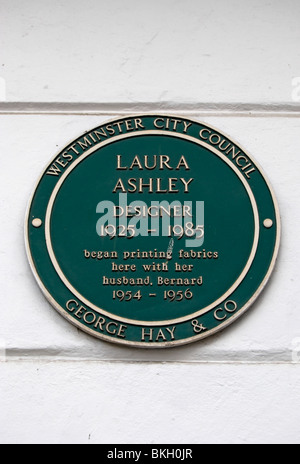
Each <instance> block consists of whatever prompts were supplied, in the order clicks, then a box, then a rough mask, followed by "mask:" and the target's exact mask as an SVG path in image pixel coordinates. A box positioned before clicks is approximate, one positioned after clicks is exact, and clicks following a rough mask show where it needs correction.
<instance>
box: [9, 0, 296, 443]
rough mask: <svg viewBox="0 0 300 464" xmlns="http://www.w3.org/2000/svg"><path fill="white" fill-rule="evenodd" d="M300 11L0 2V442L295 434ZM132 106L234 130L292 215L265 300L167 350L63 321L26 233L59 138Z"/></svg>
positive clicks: (198, 4)
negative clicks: (46, 292) (112, 339)
mask: <svg viewBox="0 0 300 464" xmlns="http://www.w3.org/2000/svg"><path fill="white" fill-rule="evenodd" d="M299 19H300V3H299V1H298V0H286V1H285V2H282V1H280V0H252V1H251V2H249V1H248V0H226V1H224V0H210V2H205V1H203V0H185V1H184V2H178V1H175V0H152V1H151V2H141V1H137V0H127V1H126V2H124V1H122V0H111V1H110V2H104V1H103V0H86V1H85V2H81V1H79V0H73V1H72V2H67V1H62V0H52V1H51V2H50V0H44V1H42V2H41V1H38V0H27V1H26V2H21V1H20V0H0V102H1V103H0V172H1V182H0V209H1V222H0V270H1V280H0V295H1V297H2V298H1V301H2V304H1V324H0V360H1V361H2V362H0V410H1V414H0V442H3V443H36V442H38V443H46V442H47V443H81V442H82V443H118V442H121V443H157V444H159V443H223V442H226V443H256V442H258V443H270V442H271V443H278V442H284V443H293V442H294V443H295V442H296V443H299V442H300V439H299V437H300V433H299V432H300V425H299V424H300V420H299V419H300V417H299V416H300V388H299V374H300V371H299V364H298V362H299V360H300V314H299V309H298V304H297V303H298V301H299V297H300V291H299V284H298V275H299V271H298V269H299V252H300V245H299V243H300V241H299V236H298V235H299V230H300V215H299V206H298V199H299V196H300V186H299V185H300V184H299V177H298V176H299V167H300V161H299V146H300V104H299V100H300V91H298V87H299V86H300V85H299V79H298V80H297V79H296V78H297V77H298V76H300V60H299V54H300V49H299V39H300V29H299ZM293 84H294V85H293ZM136 111H141V112H144V111H168V112H177V113H181V114H183V115H187V116H192V117H194V118H197V119H200V120H203V121H204V122H207V123H208V124H212V125H214V126H216V127H218V128H220V129H221V130H223V131H224V132H226V133H228V134H229V135H230V136H232V137H233V138H234V139H236V140H237V141H238V142H240V143H241V144H242V145H244V146H245V147H246V148H247V149H248V151H249V152H250V153H251V154H252V155H253V156H254V158H256V159H257V160H258V162H259V163H260V164H261V165H262V166H263V168H264V169H265V171H266V172H267V174H268V177H269V178H270V180H271V182H272V184H273V186H274V188H275V191H276V194H277V197H278V201H279V205H280V209H281V215H282V222H283V239H282V246H281V251H280V255H279V259H278V263H277V265H276V269H275V272H274V275H273V277H272V280H271V282H270V284H269V285H268V287H267V288H266V290H265V291H264V293H263V294H262V296H261V297H260V298H259V300H258V301H257V303H256V304H255V305H254V307H253V308H252V309H251V310H250V311H249V312H248V313H247V314H246V315H245V316H244V317H243V318H242V319H240V320H239V321H238V322H236V323H235V324H234V325H232V326H231V327H230V328H228V329H226V331H225V332H223V333H221V334H219V335H217V336H215V337H212V338H209V339H207V340H205V341H204V342H201V343H198V344H193V345H190V346H186V347H182V348H176V349H172V350H163V351H156V350H155V351H149V352H148V351H144V350H143V351H140V350H133V349H129V348H124V347H118V346H114V345H110V344H107V343H105V342H101V341H99V340H94V339H93V338H91V337H89V336H88V335H86V334H84V333H81V332H79V331H78V330H77V329H76V328H74V327H73V326H71V325H69V324H68V323H67V322H66V321H65V320H63V319H62V318H61V316H59V315H58V314H57V313H56V312H55V311H54V310H53V309H52V307H50V305H49V304H48V303H47V302H46V300H45V299H44V297H43V296H42V294H41V293H40V291H39V289H38V287H37V285H36V283H35V281H34V278H33V277H32V275H31V272H30V269H29V265H28V264H27V259H26V256H25V250H24V244H23V221H24V215H25V209H26V204H27V201H28V199H29V196H30V193H31V191H32V188H33V186H34V184H35V181H36V179H37V177H38V176H39V174H40V173H41V171H42V169H43V167H44V166H45V165H46V163H47V162H48V161H49V160H50V159H51V158H52V157H53V155H54V154H55V153H56V152H57V150H58V148H61V147H63V146H64V145H66V144H67V143H68V142H69V141H70V140H72V139H74V138H75V137H77V136H78V135H80V134H81V133H83V132H84V131H85V130H88V129H90V128H92V127H94V126H96V125H98V124H100V123H101V122H102V121H104V120H105V119H108V118H112V117H114V116H118V115H122V114H125V113H128V112H130V113H133V112H136Z"/></svg>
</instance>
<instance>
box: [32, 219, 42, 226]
mask: <svg viewBox="0 0 300 464" xmlns="http://www.w3.org/2000/svg"><path fill="white" fill-rule="evenodd" d="M42 224H43V221H42V220H41V219H39V218H35V219H34V220H33V221H32V225H33V227H36V228H37V229H38V228H39V227H41V225H42Z"/></svg>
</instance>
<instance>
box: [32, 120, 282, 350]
mask: <svg viewBox="0 0 300 464" xmlns="http://www.w3.org/2000/svg"><path fill="white" fill-rule="evenodd" d="M146 116H153V117H155V116H161V117H165V118H166V117H167V118H168V117H169V118H173V117H177V116H176V115H174V114H166V113H158V112H157V113H155V114H154V113H146V114H132V115H131V114H128V115H124V117H123V118H120V117H119V118H113V119H110V120H107V121H104V122H105V123H107V124H110V123H113V122H115V121H119V120H120V119H131V118H136V117H146ZM182 119H184V120H188V121H192V122H194V123H195V124H197V125H199V124H203V125H204V126H206V127H208V128H209V129H212V130H214V131H216V132H218V133H219V134H221V135H222V136H223V137H225V138H227V139H228V140H230V141H231V142H232V143H234V144H235V145H236V146H237V147H238V148H240V149H241V150H242V151H243V152H244V153H245V154H246V155H247V156H248V157H249V159H250V160H251V161H252V163H253V164H254V165H255V166H256V167H257V169H258V171H259V173H260V175H261V176H262V178H263V179H264V181H265V183H266V185H267V187H268V189H269V191H270V193H271V197H272V201H273V204H274V209H275V215H276V227H277V235H276V243H275V246H274V252H273V257H272V261H271V263H270V266H269V269H268V272H267V273H266V275H265V278H264V279H263V281H262V283H261V284H260V286H259V287H258V289H257V291H256V292H255V293H254V295H252V297H251V298H250V299H249V300H248V301H247V303H246V304H245V305H244V306H243V307H242V308H241V309H239V310H238V312H237V313H236V314H234V315H233V316H231V317H230V318H229V319H227V320H225V321H224V322H222V323H221V324H219V325H218V326H217V327H215V328H214V329H212V330H209V331H208V332H203V333H201V334H199V335H193V336H192V337H189V338H185V339H181V340H175V341H172V342H159V343H145V342H137V341H128V340H122V339H116V338H113V337H109V336H108V335H105V334H101V333H98V332H95V331H94V330H92V329H89V328H88V327H86V326H84V325H83V324H81V323H80V322H79V321H76V320H75V319H74V318H73V317H72V316H71V315H70V314H68V313H67V312H66V309H65V308H63V307H62V306H60V305H59V304H58V303H57V301H56V300H55V299H54V298H53V296H52V295H51V294H50V293H49V291H48V289H47V288H46V287H45V285H44V284H43V282H42V281H41V279H40V276H39V274H38V272H37V269H36V267H35V264H34V261H33V257H32V254H31V250H30V245H29V214H30V209H31V204H32V201H33V198H34V196H35V192H36V190H37V188H38V186H39V184H40V182H41V180H42V178H43V177H44V174H45V171H46V169H48V166H49V163H47V165H46V166H45V169H44V170H43V173H42V174H41V176H40V178H39V180H38V182H37V184H36V186H35V188H34V191H33V193H32V195H31V198H30V200H29V202H28V206H27V211H26V215H25V229H24V233H25V247H26V253H27V256H28V260H29V265H30V268H31V270H32V273H33V275H34V278H35V280H36V282H37V284H38V286H39V287H40V289H41V291H42V292H43V294H44V295H45V297H46V298H47V300H48V301H49V303H50V304H51V305H52V306H53V307H54V308H55V309H56V311H57V312H58V313H59V314H60V315H61V316H62V317H63V318H64V319H66V320H67V321H68V322H70V323H71V324H72V325H74V326H75V327H77V328H78V329H80V330H82V331H83V332H85V333H87V334H89V335H91V336H92V337H94V338H98V339H100V340H104V341H106V342H109V343H114V344H116V345H126V346H128V347H133V348H134V347H138V348H144V349H160V348H173V347H177V346H184V345H188V344H190V343H193V342H196V341H199V340H203V339H205V338H208V337H209V336H211V335H215V334H216V333H218V332H221V331H222V330H224V329H226V327H228V326H229V325H231V324H233V323H234V322H235V321H236V320H237V319H239V318H240V317H241V316H242V315H243V314H244V313H245V312H246V311H247V310H248V309H249V308H250V306H251V305H253V304H254V303H255V301H256V300H257V298H258V297H259V295H260V294H261V292H262V291H263V290H264V288H265V287H266V285H267V283H268V281H269V280H270V277H271V275H272V272H273V270H274V267H275V264H276V261H277V257H278V252H279V246H280V240H281V219H280V212H279V206H278V203H277V199H276V196H275V193H274V190H273V187H272V185H271V184H270V182H269V180H268V178H267V176H266V175H265V173H264V170H263V169H262V167H261V166H260V164H259V163H258V162H257V161H255V160H254V159H253V157H252V156H250V155H249V154H248V152H247V150H245V148H244V147H243V146H242V145H241V144H240V143H236V142H235V140H234V139H233V138H232V137H230V136H229V135H227V134H226V133H225V132H223V131H220V130H219V129H217V128H216V127H214V126H212V125H211V124H206V123H202V122H201V121H199V120H197V119H193V118H190V117H186V116H182ZM97 127H99V126H97ZM97 127H95V129H97ZM95 129H94V130H95ZM92 131H93V129H91V131H90V132H92ZM73 141H74V139H72V140H70V142H69V144H68V145H66V146H69V145H70V144H71V143H72V142H73ZM60 153H61V150H59V151H58V152H57V153H56V155H55V156H54V157H53V159H52V161H51V163H52V162H54V161H55V160H56V158H57V156H58V155H59V154H60ZM51 163H50V164H51Z"/></svg>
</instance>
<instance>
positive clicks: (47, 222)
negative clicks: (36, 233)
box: [45, 130, 260, 326]
mask: <svg viewBox="0 0 300 464" xmlns="http://www.w3.org/2000/svg"><path fill="white" fill-rule="evenodd" d="M140 135H143V136H145V135H163V136H169V137H178V138H181V139H184V140H188V141H190V142H193V143H197V144H198V145H201V146H203V147H204V148H206V149H207V150H209V151H210V152H212V153H214V154H215V155H217V156H218V157H219V158H221V159H222V160H223V161H224V162H225V163H226V164H227V165H228V166H230V168H231V169H232V170H233V171H234V172H235V174H236V175H237V176H238V177H239V179H240V180H241V182H242V184H243V185H244V187H245V190H246V191H247V194H248V196H249V199H250V202H251V206H252V209H253V215H254V226H255V227H254V237H253V246H252V249H251V253H250V256H249V259H248V261H247V264H246V266H245V267H244V269H243V271H242V273H241V274H240V276H239V277H238V279H237V280H236V281H235V282H234V284H233V285H232V287H230V288H229V290H227V292H226V293H225V294H224V295H222V296H221V297H220V298H219V299H218V300H216V301H214V302H213V303H212V304H211V305H209V306H206V307H205V308H202V309H201V310H198V311H196V312H194V313H192V314H189V315H187V316H185V317H180V318H177V319H172V320H167V321H158V322H157V321H150V322H149V321H139V320H135V319H126V318H124V317H120V316H117V315H115V314H112V313H110V312H108V311H105V310H103V309H102V308H99V307H98V306H96V305H95V304H93V303H92V302H90V301H88V300H87V299H86V298H85V297H84V296H83V295H81V294H80V293H79V292H78V291H77V290H76V288H74V287H73V286H72V284H71V283H70V282H69V280H68V279H67V277H66V276H65V274H64V273H63V271H62V269H61V268H60V265H59V263H58V261H57V259H56V256H55V253H54V250H53V246H52V241H51V233H50V224H51V214H52V209H53V205H54V202H55V199H56V197H57V194H58V192H59V190H60V188H61V187H62V185H63V183H64V181H65V180H66V178H67V177H68V176H69V175H70V173H71V172H72V171H73V170H74V169H75V168H76V167H77V166H78V165H79V164H80V163H82V161H84V160H85V159H86V158H87V157H88V156H90V155H92V154H93V153H94V152H95V151H97V150H99V148H102V147H104V146H105V145H109V144H111V143H114V142H118V141H119V140H123V139H126V138H131V137H138V136H140ZM114 142H112V141H110V140H108V141H104V142H100V143H99V144H97V145H96V146H94V147H93V148H91V149H90V150H88V151H87V152H86V153H85V154H84V155H83V156H81V157H80V158H78V159H77V160H76V161H75V162H74V163H73V164H72V165H71V166H70V167H69V168H68V169H67V170H66V172H65V173H64V174H63V175H62V177H61V178H60V180H59V182H58V183H57V185H56V186H55V188H54V190H53V192H52V195H51V197H50V200H49V203H48V207H47V212H46V220H45V234H46V244H47V249H48V253H49V256H50V259H51V261H52V264H53V266H54V268H55V270H56V272H57V274H58V275H59V277H60V279H61V280H62V282H63V283H64V284H65V285H66V287H67V288H68V289H69V290H70V291H71V292H72V293H73V295H76V296H77V298H79V299H80V300H81V301H82V302H83V303H84V304H85V305H87V306H89V307H90V308H92V309H93V310H95V311H97V312H98V313H99V314H105V315H106V316H108V317H111V318H114V319H116V320H118V321H120V322H125V323H129V324H133V325H141V324H143V325H145V326H163V325H168V324H175V323H180V322H185V321H188V320H190V319H191V318H196V317H199V316H201V315H203V314H205V313H207V312H208V311H210V310H211V309H213V308H215V307H216V306H218V305H220V304H221V303H222V302H223V301H224V300H225V299H227V298H228V297H229V296H230V295H231V294H232V293H233V292H234V291H235V290H236V289H237V288H238V286H239V285H240V284H241V283H242V281H243V280H244V279H245V277H246V275H247V274H248V272H249V270H250V268H251V265H252V263H253V260H254V258H255V255H256V251H257V247H258V241H259V230H260V224H259V213H258V208H257V204H256V200H255V198H254V195H253V192H252V190H251V188H250V186H249V185H248V183H247V182H246V179H245V178H244V177H243V175H242V173H241V172H240V171H239V170H238V168H237V167H236V166H235V165H233V164H232V163H231V162H230V161H229V160H228V159H227V158H226V156H225V155H224V154H223V153H221V152H220V151H219V150H217V149H216V148H215V147H211V146H210V145H208V144H207V143H205V142H203V141H201V140H198V139H196V138H194V137H191V136H188V135H183V134H179V133H178V134H175V133H172V134H170V133H166V132H164V131H151V130H148V131H145V132H143V133H141V134H139V133H135V134H123V135H119V136H117V137H115V139H114Z"/></svg>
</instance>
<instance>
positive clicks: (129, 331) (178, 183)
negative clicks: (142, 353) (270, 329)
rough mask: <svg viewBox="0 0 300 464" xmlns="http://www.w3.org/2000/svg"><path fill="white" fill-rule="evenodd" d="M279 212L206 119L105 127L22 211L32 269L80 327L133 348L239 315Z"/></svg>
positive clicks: (273, 241)
mask: <svg viewBox="0 0 300 464" xmlns="http://www.w3.org/2000/svg"><path fill="white" fill-rule="evenodd" d="M279 239H280V218H279V212H278V207H277V203H276V200H275V197H274V194H273V192H272V190H271V188H270V185H269V183H268V181H267V180H266V178H265V176H264V174H263V173H262V171H261V169H260V168H259V166H258V165H257V163H256V162H254V161H253V159H252V158H251V157H250V156H249V155H248V153H246V152H245V150H243V149H242V148H241V147H240V146H239V145H237V144H236V143H235V142H233V141H232V140H231V139H230V138H228V137H227V136H226V135H224V134H222V133H221V132H220V131H218V130H216V129H214V128H212V127H210V126H207V125H206V124H203V123H200V122H197V121H193V120H189V119H185V118H180V117H177V116H166V115H137V116H132V117H127V118H124V119H117V120H113V121H109V122H107V123H104V124H102V125H101V126H99V127H97V128H96V129H93V130H91V131H89V132H87V133H85V134H84V135H82V136H81V137H79V138H78V139H76V140H75V141H73V142H72V143H70V144H69V145H68V146H67V147H66V148H64V149H63V150H62V151H61V152H60V153H59V154H58V155H57V156H56V157H55V158H54V159H53V160H52V161H51V163H50V164H49V165H48V166H47V168H46V170H45V171H44V173H43V175H42V177H41V178H40V180H39V182H38V185H37V187H36V189H35V191H34V194H33V197H32V200H31V202H30V207H29V210H28V214H27V218H26V243H27V251H28V256H29V260H30V264H31V267H32V269H33V272H34V275H35V277H36V278H37V280H38V283H39V285H40V287H41V288H42V290H43V292H44V294H45V295H46V297H47V298H48V300H49V301H50V302H51V304H52V305H53V306H54V307H55V308H56V309H57V310H58V311H59V312H60V313H61V314H62V315H63V316H64V317H65V318H67V319H68V320H69V321H70V322H72V323H73V324H75V325H76V326H77V327H79V328H80V329H82V330H84V331H85V332H87V333H89V334H91V335H93V336H95V337H98V338H101V339H103V340H106V341H112V342H115V343H121V344H127V345H133V346H137V347H150V348H160V347H170V346H175V345H182V344H186V343H190V342H193V341H196V340H199V339H202V338H205V337H207V336H209V335H211V334H214V333H215V332H217V331H219V330H221V329H223V328H224V327H226V326H227V325H229V324H230V323H232V322H234V321H235V320H236V319H237V318H238V317H239V316H240V315H241V314H243V313H244V312H245V311H246V310H247V309H248V308H249V306H250V305H251V304H252V303H253V302H254V301H255V299H256V298H257V297H258V295H259V293H260V292H261V290H262V289H263V288H264V286H265V284H266V283H267V281H268V279H269V277H270V275H271V272H272V270H273V268H274V265H275V260H276V257H277V253H278V248H279Z"/></svg>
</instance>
